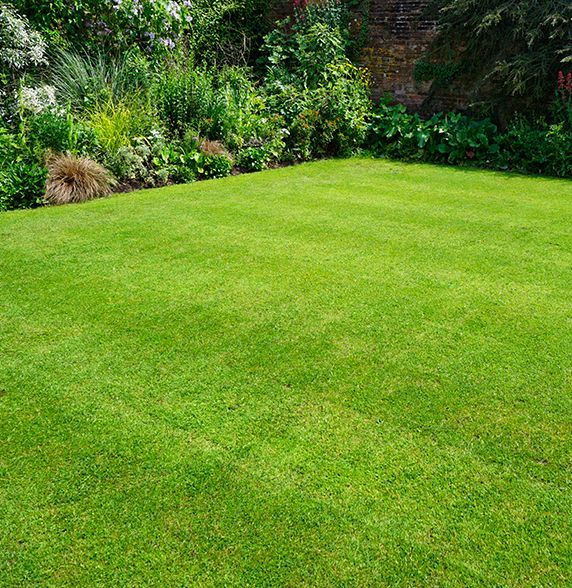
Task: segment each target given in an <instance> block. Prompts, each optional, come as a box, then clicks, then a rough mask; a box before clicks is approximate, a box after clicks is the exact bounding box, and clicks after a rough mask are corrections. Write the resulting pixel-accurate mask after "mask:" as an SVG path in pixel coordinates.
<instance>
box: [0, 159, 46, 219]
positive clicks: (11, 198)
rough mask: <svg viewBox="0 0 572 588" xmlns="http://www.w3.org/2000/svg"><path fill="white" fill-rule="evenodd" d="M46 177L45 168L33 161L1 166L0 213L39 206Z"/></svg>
mask: <svg viewBox="0 0 572 588" xmlns="http://www.w3.org/2000/svg"><path fill="white" fill-rule="evenodd" d="M46 176H47V172H46V168H45V167H43V166H41V165H39V164H38V163H35V162H34V161H15V162H12V163H8V164H5V165H3V166H2V167H1V168H0V211H1V210H14V209H17V208H33V207H35V206H39V205H40V204H41V203H42V197H43V194H44V190H45V185H46Z"/></svg>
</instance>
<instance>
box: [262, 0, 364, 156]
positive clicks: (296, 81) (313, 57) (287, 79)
mask: <svg viewBox="0 0 572 588" xmlns="http://www.w3.org/2000/svg"><path fill="white" fill-rule="evenodd" d="M342 15H343V11H342V8H341V5H340V4H339V3H338V2H334V1H332V0H331V1H329V2H326V3H324V4H320V5H311V6H308V7H306V9H305V10H303V11H299V12H298V13H297V16H296V18H295V19H294V21H293V22H290V20H289V19H287V20H286V21H284V22H283V23H281V26H280V27H279V28H278V29H277V30H276V31H273V32H272V33H271V34H269V35H268V36H267V37H266V43H265V52H266V55H267V58H266V62H267V76H266V83H265V91H266V93H267V96H268V105H269V108H270V110H272V111H273V112H276V113H278V114H279V115H280V116H281V117H283V119H284V121H285V124H286V127H287V129H288V136H287V138H286V147H287V150H288V151H289V152H290V153H291V154H292V156H293V158H295V159H300V160H305V159H311V158H312V157H322V156H324V155H349V154H351V153H352V152H354V151H355V150H356V149H358V148H359V147H360V146H361V144H362V143H363V140H364V138H365V135H366V131H367V119H368V116H369V111H370V100H369V88H368V77H367V74H366V73H365V72H364V71H363V70H361V69H359V68H357V67H355V66H354V65H352V64H351V63H350V62H349V60H348V59H347V58H346V56H345V51H346V43H347V38H348V33H347V30H346V29H344V26H345V21H344V19H343V18H342Z"/></svg>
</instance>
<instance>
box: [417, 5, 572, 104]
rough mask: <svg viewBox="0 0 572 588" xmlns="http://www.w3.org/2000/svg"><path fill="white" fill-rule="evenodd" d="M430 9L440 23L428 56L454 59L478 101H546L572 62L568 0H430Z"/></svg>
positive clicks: (441, 60) (444, 62)
mask: <svg viewBox="0 0 572 588" xmlns="http://www.w3.org/2000/svg"><path fill="white" fill-rule="evenodd" d="M429 13H430V14H432V15H433V16H434V17H435V18H436V20H437V23H438V35H437V37H436V40H435V42H434V44H433V46H432V48H431V52H430V61H431V62H433V63H435V64H438V65H441V66H444V67H447V66H448V67H450V66H451V65H452V64H454V65H455V66H456V67H455V72H456V76H455V77H456V78H457V79H458V78H459V76H462V79H463V81H464V83H465V84H467V83H469V82H470V83H471V86H470V87H471V89H472V97H473V98H474V99H475V100H476V101H479V100H482V99H492V101H493V102H496V103H497V105H498V104H499V103H502V104H504V105H510V107H511V108H530V107H531V106H532V107H534V106H542V105H545V104H546V98H547V97H549V96H550V95H551V94H552V95H553V93H554V89H555V83H556V75H557V72H558V70H559V69H566V68H569V66H570V65H571V63H570V62H571V61H572V3H571V2H570V0H432V2H431V3H430V7H429ZM434 79H435V78H434ZM448 81H450V80H448Z"/></svg>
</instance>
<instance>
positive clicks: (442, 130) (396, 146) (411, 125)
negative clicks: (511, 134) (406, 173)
mask: <svg viewBox="0 0 572 588" xmlns="http://www.w3.org/2000/svg"><path fill="white" fill-rule="evenodd" d="M369 145H370V148H371V149H372V150H373V152H374V153H376V154H379V155H388V156H390V157H396V158H400V159H420V160H426V161H438V162H447V163H473V164H477V163H479V164H488V163H490V162H491V161H492V160H494V159H495V157H496V154H497V153H498V151H499V145H498V136H497V128H496V126H495V125H494V124H493V123H491V122H490V121H489V120H487V119H485V120H475V119H472V118H470V117H468V116H465V115H462V114H459V113H449V114H442V113H439V114H436V115H434V116H432V117H431V118H430V119H427V120H424V119H422V118H421V117H420V116H419V115H418V114H410V113H408V112H407V110H406V108H405V107H404V106H403V105H402V104H395V105H394V104H392V103H391V99H390V98H389V97H386V98H384V99H383V100H381V101H380V103H379V105H378V107H377V108H376V109H375V111H374V115H373V116H372V120H371V124H370V141H369Z"/></svg>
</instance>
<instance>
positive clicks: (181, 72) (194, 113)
mask: <svg viewBox="0 0 572 588" xmlns="http://www.w3.org/2000/svg"><path fill="white" fill-rule="evenodd" d="M153 102H154V103H155V104H156V105H157V110H158V112H159V116H160V118H161V120H163V122H164V123H165V124H166V125H167V128H168V129H169V131H170V132H171V133H173V134H174V135H176V136H178V137H183V135H184V134H185V132H186V131H187V130H188V129H189V128H192V129H195V130H197V132H200V131H201V130H202V129H201V127H203V125H204V124H205V123H206V121H207V119H208V115H209V114H211V113H212V108H213V105H214V104H215V91H214V80H213V76H212V75H211V74H210V73H209V72H207V71H204V70H195V69H187V68H182V67H175V68H172V69H167V70H166V71H165V72H164V73H162V74H161V75H160V76H159V77H158V79H157V81H156V84H155V85H154V87H153ZM215 108H216V107H215Z"/></svg>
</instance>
